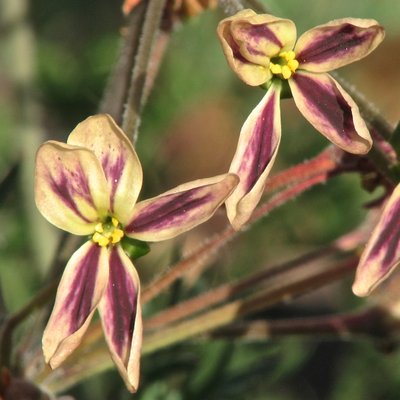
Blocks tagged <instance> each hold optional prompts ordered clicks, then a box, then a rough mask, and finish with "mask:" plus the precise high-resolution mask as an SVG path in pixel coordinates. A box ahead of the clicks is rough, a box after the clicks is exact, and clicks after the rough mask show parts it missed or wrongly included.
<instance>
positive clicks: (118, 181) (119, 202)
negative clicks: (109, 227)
mask: <svg viewBox="0 0 400 400" xmlns="http://www.w3.org/2000/svg"><path fill="white" fill-rule="evenodd" d="M68 144H72V145H77V146H82V147H86V148H87V149H90V150H91V151H93V153H94V154H95V155H96V157H97V158H98V160H99V161H100V163H101V166H102V167H103V170H104V174H105V176H106V179H107V184H108V190H109V193H110V211H111V213H113V214H114V215H115V217H116V218H117V219H118V220H119V221H120V222H122V223H124V222H126V221H128V219H129V218H130V216H131V215H132V211H133V207H134V206H135V203H136V200H137V198H138V196H139V192H140V189H141V187H142V167H141V165H140V162H139V159H138V157H137V155H136V152H135V149H134V148H133V146H132V143H131V142H130V141H129V139H128V138H127V137H126V135H125V133H124V132H123V131H122V130H121V129H120V128H119V126H118V125H117V124H116V123H115V122H114V120H113V119H112V118H111V117H110V116H109V115H107V114H99V115H94V116H92V117H89V118H87V119H86V120H85V121H83V122H81V123H80V124H79V125H78V126H77V127H76V128H75V129H74V130H73V131H72V132H71V134H70V135H69V138H68Z"/></svg>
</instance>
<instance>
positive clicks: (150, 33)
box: [122, 0, 165, 143]
mask: <svg viewBox="0 0 400 400" xmlns="http://www.w3.org/2000/svg"><path fill="white" fill-rule="evenodd" d="M145 4H146V12H145V16H144V21H143V28H142V32H141V37H140V42H139V46H138V51H137V55H136V58H135V63H134V66H133V70H132V77H131V83H130V87H129V92H128V97H127V104H126V108H125V112H124V115H123V118H122V129H123V130H124V132H125V133H126V134H127V135H128V136H131V137H132V142H133V143H135V142H136V138H137V130H138V127H139V124H140V113H141V110H142V107H143V104H144V101H145V97H146V96H147V93H146V90H145V88H146V76H147V71H148V69H149V63H150V58H151V54H152V49H153V44H154V41H155V38H156V36H157V35H158V33H159V29H160V25H161V18H162V15H163V11H164V5H165V0H148V1H147V2H145Z"/></svg>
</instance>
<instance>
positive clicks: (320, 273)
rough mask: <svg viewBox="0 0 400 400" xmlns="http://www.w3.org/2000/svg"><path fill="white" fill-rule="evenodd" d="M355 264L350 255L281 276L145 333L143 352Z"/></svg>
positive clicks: (327, 278)
mask: <svg viewBox="0 0 400 400" xmlns="http://www.w3.org/2000/svg"><path fill="white" fill-rule="evenodd" d="M357 263H358V257H351V258H348V259H346V260H343V261H341V262H336V263H335V265H334V266H333V267H330V268H324V269H321V268H318V269H317V271H316V272H314V273H313V274H307V275H305V276H304V275H302V276H297V275H296V276H294V277H293V276H291V275H290V274H288V276H287V277H286V278H285V279H280V280H279V282H277V283H276V284H275V285H270V286H268V287H267V288H266V289H265V290H263V291H261V293H256V294H255V295H252V296H249V297H248V298H245V299H239V300H235V301H232V302H231V303H228V304H226V305H223V306H221V307H218V308H216V309H213V310H211V311H207V312H204V313H202V314H200V315H199V316H197V317H194V318H191V319H189V320H184V321H183V322H180V323H177V324H175V325H172V326H169V327H166V328H164V329H161V330H159V331H156V332H154V333H149V334H147V335H146V336H145V342H144V346H143V352H144V353H150V352H153V351H155V350H157V349H160V348H163V347H166V346H168V345H172V344H174V343H178V342H181V341H183V340H187V339H189V338H191V337H193V336H196V335H199V334H202V333H206V332H208V331H212V330H214V329H217V328H220V327H222V326H224V325H228V324H230V323H232V322H234V321H236V320H238V319H240V318H243V317H245V316H248V315H251V314H254V313H255V312H258V311H261V310H264V309H265V308H267V307H269V306H271V305H272V304H277V303H279V302H281V301H287V300H291V299H293V298H294V297H296V296H299V295H300V294H305V293H307V292H309V291H311V290H314V289H316V288H319V287H322V286H324V285H325V284H327V283H332V282H334V281H336V280H339V279H342V278H343V277H344V276H346V275H348V274H349V273H354V270H355V268H356V266H357Z"/></svg>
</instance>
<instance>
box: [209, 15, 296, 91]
mask: <svg viewBox="0 0 400 400" xmlns="http://www.w3.org/2000/svg"><path fill="white" fill-rule="evenodd" d="M217 33H218V37H219V39H220V41H221V44H222V49H223V51H224V53H225V57H226V59H227V61H228V64H229V66H230V67H231V68H232V69H233V71H234V72H235V73H236V74H238V76H239V78H240V79H242V80H243V81H244V82H245V83H247V84H248V85H251V86H258V85H261V84H263V83H265V82H267V81H269V80H270V79H271V77H272V74H271V72H270V70H269V59H270V58H271V57H274V56H277V55H278V54H279V53H280V52H281V51H285V50H291V49H292V48H293V46H294V42H295V40H296V26H295V25H294V23H293V22H292V21H290V20H288V19H282V18H277V17H274V16H272V15H268V14H256V13H255V12H254V11H253V10H242V11H240V12H238V13H237V14H236V15H234V16H232V17H229V18H226V19H224V20H222V21H221V22H220V23H219V24H218V28H217Z"/></svg>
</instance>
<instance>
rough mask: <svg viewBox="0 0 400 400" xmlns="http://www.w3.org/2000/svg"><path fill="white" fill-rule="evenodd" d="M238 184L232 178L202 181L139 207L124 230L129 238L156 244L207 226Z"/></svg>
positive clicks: (170, 192) (178, 188)
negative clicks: (208, 221) (199, 226)
mask: <svg viewBox="0 0 400 400" xmlns="http://www.w3.org/2000/svg"><path fill="white" fill-rule="evenodd" d="M237 184H238V177H237V176H236V175H233V174H225V175H219V176H216V177H213V178H208V179H199V180H197V181H193V182H189V183H186V184H183V185H180V186H178V187H176V188H175V189H172V190H170V191H168V192H166V193H164V194H161V195H160V196H157V197H154V198H152V199H149V200H145V201H142V202H140V203H138V204H137V205H136V207H135V210H134V213H133V216H132V219H131V221H130V222H129V223H128V224H127V226H126V227H125V233H126V235H127V236H130V237H132V238H136V239H139V240H144V241H150V242H157V241H160V240H166V239H171V238H173V237H175V236H177V235H179V234H181V233H183V232H186V231H187V230H190V229H192V228H194V227H195V226H197V225H199V224H201V223H202V222H205V221H206V220H208V219H209V218H211V217H212V215H213V214H214V213H215V211H216V210H217V209H218V207H219V206H220V205H221V204H222V203H223V202H224V201H225V199H226V198H227V197H228V196H229V194H230V193H231V192H232V190H233V189H234V188H235V187H236V185H237Z"/></svg>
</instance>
